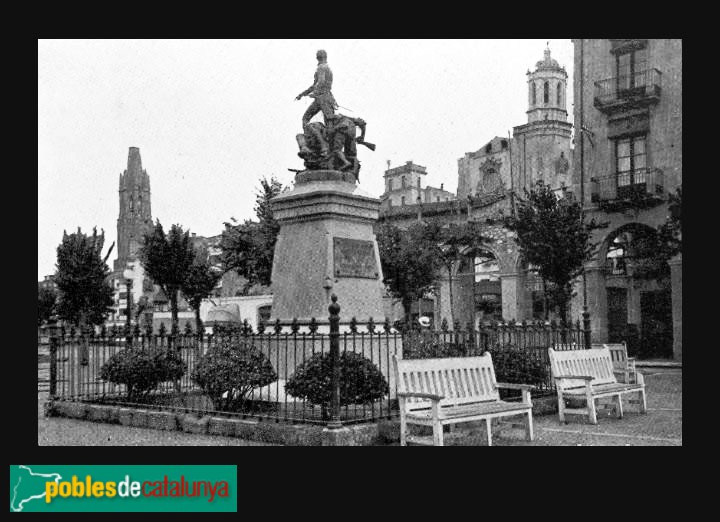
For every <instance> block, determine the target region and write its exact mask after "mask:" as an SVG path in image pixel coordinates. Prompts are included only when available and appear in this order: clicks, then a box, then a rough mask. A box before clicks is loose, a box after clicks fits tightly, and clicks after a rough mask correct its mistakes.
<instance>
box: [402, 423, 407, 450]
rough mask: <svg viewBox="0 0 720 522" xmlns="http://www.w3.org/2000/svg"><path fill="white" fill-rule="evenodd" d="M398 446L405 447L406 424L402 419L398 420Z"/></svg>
mask: <svg viewBox="0 0 720 522" xmlns="http://www.w3.org/2000/svg"><path fill="white" fill-rule="evenodd" d="M400 445H401V446H407V424H405V420H404V419H400Z"/></svg>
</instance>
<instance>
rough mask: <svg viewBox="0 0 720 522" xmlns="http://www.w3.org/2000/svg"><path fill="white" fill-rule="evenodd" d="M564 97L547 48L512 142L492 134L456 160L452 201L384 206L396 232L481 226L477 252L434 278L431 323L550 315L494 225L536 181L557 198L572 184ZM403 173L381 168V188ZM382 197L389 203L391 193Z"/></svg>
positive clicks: (560, 72)
mask: <svg viewBox="0 0 720 522" xmlns="http://www.w3.org/2000/svg"><path fill="white" fill-rule="evenodd" d="M566 94H567V73H566V71H565V68H564V67H562V66H561V65H559V64H558V62H557V61H556V60H554V59H553V58H552V57H551V54H550V50H549V49H546V50H545V53H544V57H543V59H542V60H540V61H538V62H537V63H536V67H535V70H534V71H533V72H528V110H527V119H528V121H527V123H525V124H523V125H519V126H517V127H514V128H513V136H512V138H511V137H510V136H508V137H507V138H504V137H502V136H495V137H494V138H493V139H491V140H490V141H489V142H488V143H486V144H485V145H483V146H482V147H481V148H479V149H478V150H476V151H474V152H468V153H466V154H465V155H464V156H463V157H462V158H460V159H458V184H457V187H458V188H457V198H456V199H454V200H450V201H441V202H437V201H435V202H428V203H425V202H422V204H420V205H416V206H413V207H408V206H407V205H406V206H405V207H402V206H401V207H389V206H386V207H384V208H383V212H382V215H381V219H383V220H388V221H390V222H392V223H394V224H397V225H398V226H401V227H407V226H410V224H411V223H413V222H416V221H418V220H420V219H424V218H437V219H441V220H442V221H443V222H447V223H450V222H457V223H459V222H464V221H468V220H471V221H476V222H479V223H482V224H483V233H484V235H485V236H486V237H488V238H489V239H490V240H489V241H488V242H487V243H486V244H484V245H483V246H482V247H481V248H475V249H467V250H466V251H465V252H463V256H462V258H461V260H460V262H458V263H456V264H455V266H454V267H453V270H452V273H447V271H445V272H444V273H441V275H440V277H439V280H438V284H437V286H436V289H435V291H434V292H433V298H434V308H433V318H434V319H435V324H436V325H437V324H439V323H440V321H441V320H442V319H447V320H448V322H452V321H459V322H460V323H461V324H462V325H466V324H467V323H472V324H476V323H477V322H478V321H480V320H487V319H504V320H517V321H523V320H532V319H544V318H545V317H546V315H549V316H550V317H554V311H551V310H548V311H546V310H545V303H544V299H543V292H542V285H541V283H540V281H539V280H538V278H537V276H536V275H535V274H534V272H533V271H532V270H529V269H528V267H527V266H525V264H524V263H523V261H522V259H521V257H520V254H519V250H518V247H517V244H516V242H515V240H514V235H513V233H512V232H510V231H508V230H507V229H505V228H504V227H503V226H502V225H500V224H499V218H500V217H501V215H502V214H505V215H507V214H509V213H510V212H511V211H512V207H513V204H514V198H516V197H517V196H518V195H522V194H523V188H525V187H527V188H530V187H531V186H532V185H534V183H535V182H536V181H537V180H543V181H544V182H545V183H547V184H549V185H550V186H551V188H553V189H555V190H556V191H557V193H558V195H559V196H561V197H563V196H564V195H565V194H566V192H565V191H566V189H569V188H570V187H571V186H572V182H573V180H572V162H573V148H572V136H571V135H572V124H570V123H569V122H568V121H567V119H568V114H567V96H566ZM406 171H411V168H410V167H409V164H408V166H405V167H404V168H398V169H392V170H388V171H387V172H386V176H385V177H386V190H387V191H389V190H390V189H393V188H394V187H397V185H391V184H388V182H387V180H388V179H391V178H394V177H395V176H397V175H398V174H400V175H407V173H406ZM412 172H416V171H412ZM419 176H420V174H418V177H419ZM413 195H414V194H413ZM383 196H384V197H386V198H389V197H390V196H391V193H390V192H386V194H384V195H383ZM451 282H452V300H453V305H452V307H451V306H450V294H451V292H450V285H451ZM546 312H547V313H546ZM395 315H398V314H397V313H396V314H395ZM577 317H579V316H577ZM577 317H576V316H573V319H576V318H577Z"/></svg>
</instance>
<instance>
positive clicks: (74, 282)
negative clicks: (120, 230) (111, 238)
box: [55, 228, 113, 326]
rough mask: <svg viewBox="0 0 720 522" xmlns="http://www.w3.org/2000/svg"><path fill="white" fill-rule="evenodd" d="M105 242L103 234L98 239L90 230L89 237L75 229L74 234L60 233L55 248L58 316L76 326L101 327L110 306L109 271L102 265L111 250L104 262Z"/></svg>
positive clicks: (95, 233) (111, 297)
mask: <svg viewBox="0 0 720 522" xmlns="http://www.w3.org/2000/svg"><path fill="white" fill-rule="evenodd" d="M104 242H105V234H104V232H102V231H101V233H100V235H98V233H97V229H96V228H93V233H92V236H88V235H86V234H83V233H82V232H81V230H80V228H78V231H77V232H76V233H74V234H69V235H68V234H67V233H66V232H63V239H62V243H60V245H59V246H58V247H57V265H56V268H57V271H56V273H55V282H56V283H57V286H58V303H57V314H58V316H59V317H60V319H62V320H65V321H68V322H69V323H71V324H73V325H75V326H84V325H97V324H102V323H103V322H104V321H105V317H106V316H107V314H108V312H109V311H110V307H111V306H112V304H113V289H112V287H111V286H110V284H109V282H108V277H109V275H110V268H109V267H108V266H107V264H106V263H105V261H106V260H107V258H108V257H109V256H110V252H111V251H112V247H110V250H109V251H108V253H107V255H106V256H105V258H104V259H103V258H102V257H101V252H102V248H103V244H104Z"/></svg>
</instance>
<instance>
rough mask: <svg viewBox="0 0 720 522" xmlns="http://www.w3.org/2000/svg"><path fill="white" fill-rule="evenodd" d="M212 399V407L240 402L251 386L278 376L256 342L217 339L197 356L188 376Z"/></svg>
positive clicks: (226, 406)
mask: <svg viewBox="0 0 720 522" xmlns="http://www.w3.org/2000/svg"><path fill="white" fill-rule="evenodd" d="M191 378H192V380H193V381H194V382H195V383H197V385H198V386H200V388H202V390H203V391H204V392H205V394H206V395H207V396H208V397H209V398H210V400H211V401H212V402H213V406H214V407H215V409H217V410H220V411H225V410H229V409H230V408H231V406H232V405H234V404H236V403H239V404H240V406H242V403H243V402H244V400H245V397H246V396H247V395H248V394H249V393H250V392H251V391H252V390H253V389H254V388H259V387H261V386H267V385H268V384H270V383H271V382H274V381H276V380H277V374H276V373H275V369H274V368H273V366H272V364H270V361H269V359H268V358H267V357H266V356H265V354H264V353H262V352H261V351H260V350H258V349H257V348H256V347H255V346H252V345H250V346H248V345H247V344H243V343H240V344H238V342H237V341H236V342H235V343H232V342H230V341H227V340H223V341H220V342H219V343H218V344H216V345H215V346H212V347H211V348H210V349H209V350H208V352H207V353H206V354H205V355H203V356H202V357H201V358H200V361H199V362H198V365H197V367H196V368H195V371H194V372H193V374H192V376H191Z"/></svg>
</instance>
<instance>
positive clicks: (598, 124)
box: [31, 38, 682, 498]
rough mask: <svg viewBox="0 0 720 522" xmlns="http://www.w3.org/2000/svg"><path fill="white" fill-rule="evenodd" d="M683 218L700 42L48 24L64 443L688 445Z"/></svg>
mask: <svg viewBox="0 0 720 522" xmlns="http://www.w3.org/2000/svg"><path fill="white" fill-rule="evenodd" d="M681 211H682V40H681V39H549V38H546V39H498V40H491V39H352V40H351V39H322V38H313V39H247V40H243V39H239V40H234V39H233V40H230V39H222V40H210V39H195V40H193V39H187V40H185V39H160V40H154V39H153V40H149V39H84V40H70V39H65V40H50V39H40V40H38V274H37V277H38V322H37V338H38V368H37V392H38V416H37V423H38V424H37V426H38V430H37V445H38V446H414V445H428V446H466V447H467V446H682V226H681V223H682V221H681V220H682V212H681ZM31 406H32V405H31ZM398 451H399V452H401V453H402V452H404V451H408V450H398ZM480 451H492V450H480ZM48 498H49V497H48Z"/></svg>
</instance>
